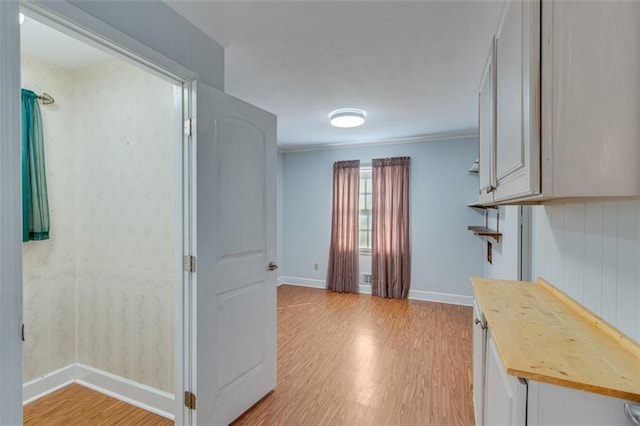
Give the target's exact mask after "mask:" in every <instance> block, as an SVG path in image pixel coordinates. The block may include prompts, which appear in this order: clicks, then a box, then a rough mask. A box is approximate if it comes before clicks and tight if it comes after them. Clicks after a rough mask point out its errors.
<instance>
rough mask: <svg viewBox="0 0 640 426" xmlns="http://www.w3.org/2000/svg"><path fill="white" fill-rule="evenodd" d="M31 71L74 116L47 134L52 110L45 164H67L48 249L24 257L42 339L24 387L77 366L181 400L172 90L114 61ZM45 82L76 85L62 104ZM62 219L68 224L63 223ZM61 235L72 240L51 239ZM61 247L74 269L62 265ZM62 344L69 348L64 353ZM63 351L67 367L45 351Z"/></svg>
mask: <svg viewBox="0 0 640 426" xmlns="http://www.w3.org/2000/svg"><path fill="white" fill-rule="evenodd" d="M23 66H24V70H23V73H24V74H25V81H26V76H27V75H32V76H33V81H38V82H41V84H42V85H43V86H47V88H46V89H45V90H48V91H50V92H51V94H52V95H53V96H54V97H55V98H56V104H55V105H56V107H57V108H59V109H64V110H65V112H66V114H67V115H68V116H69V118H68V120H66V121H67V122H68V124H69V125H68V126H66V127H62V128H56V127H54V126H53V125H52V126H48V125H47V122H48V121H53V119H54V117H53V116H52V117H48V115H50V114H51V115H52V114H53V112H52V111H45V110H44V108H43V115H44V116H45V117H46V120H47V122H45V124H44V126H45V132H46V133H45V134H46V139H47V142H46V143H47V145H48V147H49V149H48V151H47V155H48V156H51V157H54V156H55V155H59V156H62V157H64V159H65V161H66V163H62V164H59V162H58V163H56V162H55V161H54V160H51V163H52V164H51V165H49V163H48V164H47V167H48V170H47V174H48V179H49V181H50V197H51V204H52V207H51V216H52V221H53V225H52V238H51V243H50V245H51V248H48V247H45V246H41V247H37V245H38V244H37V243H34V244H32V247H25V324H28V323H32V324H33V325H27V327H28V330H31V329H34V332H33V333H34V338H33V339H31V340H32V343H30V344H29V345H26V343H27V342H29V340H30V339H27V342H25V381H27V380H30V379H33V378H35V377H37V376H38V375H40V374H42V373H43V372H49V371H52V370H54V369H56V368H60V367H62V366H64V365H66V364H69V363H70V362H74V361H75V360H77V361H79V362H81V363H84V364H86V365H89V366H92V367H96V368H100V369H103V370H106V371H108V372H111V373H113V374H117V375H120V376H123V377H126V378H128V379H131V380H135V381H137V382H140V383H143V384H146V385H149V386H152V387H155V388H158V389H162V390H165V391H168V392H173V352H174V350H173V346H174V345H173V328H174V324H173V283H174V280H175V267H174V266H175V256H174V242H175V238H176V236H175V235H174V227H175V225H174V219H175V216H174V210H175V208H174V204H175V199H174V197H175V191H174V186H173V185H174V183H173V182H174V180H173V179H174V164H173V135H174V133H173V132H174V127H173V124H174V121H173V110H172V104H173V97H172V96H173V94H172V93H173V92H172V86H171V84H170V83H167V82H165V81H163V80H160V79H159V78H157V77H155V76H152V75H150V74H148V73H145V72H143V71H141V70H139V69H137V68H135V67H133V66H131V65H128V64H126V63H124V62H121V61H115V60H114V61H111V62H108V63H103V64H99V65H96V66H91V67H87V68H83V69H81V70H78V71H65V70H63V69H56V73H51V69H52V67H51V66H48V65H45V64H42V63H37V62H36V61H30V60H25V63H24V64H23ZM31 69H33V70H31ZM28 70H29V71H28ZM41 74H46V75H48V76H49V78H50V79H56V78H57V79H58V80H60V81H62V80H64V81H65V82H67V84H68V85H70V88H69V89H68V93H70V94H71V96H70V97H69V98H68V99H64V98H63V97H62V96H61V95H60V94H61V93H63V92H62V91H61V92H58V91H57V90H54V87H55V85H54V83H53V82H49V81H47V80H46V79H45V78H44V76H43V75H41ZM30 78H31V77H30ZM49 87H51V88H49ZM56 119H57V118H56ZM56 139H64V140H65V143H66V145H65V147H66V153H65V154H62V153H58V152H57V150H58V148H57V147H58V145H56V144H54V143H53V141H54V140H56ZM49 151H51V152H52V154H51V155H50V154H49ZM54 152H56V154H53V153H54ZM47 160H48V161H49V157H48V158H47ZM65 164H66V165H67V167H61V166H64V165H65ZM56 176H64V179H66V180H64V184H60V185H57V184H55V182H56ZM58 179H59V180H61V179H62V178H58ZM58 199H59V201H56V202H54V200H58ZM63 207H64V208H66V209H67V210H65V211H64V212H63V213H60V212H56V209H57V208H63ZM61 216H62V217H61ZM56 219H57V220H59V221H61V222H68V224H65V225H56V222H55V220H56ZM54 226H55V227H56V228H57V229H59V230H60V231H62V230H64V232H58V233H55V234H54V231H53V230H54ZM60 234H64V236H61V235H60ZM28 244H31V243H28ZM28 244H27V245H28ZM58 246H62V247H61V249H60V250H59V251H60V252H62V253H65V254H66V258H64V256H62V255H60V256H61V257H62V258H63V259H64V260H65V261H66V260H68V262H66V263H65V262H62V260H60V261H58V258H57V257H56V256H55V254H56V251H55V250H54V249H55V248H56V247H58ZM27 252H29V255H27ZM54 262H62V263H63V264H64V265H67V266H68V270H66V272H67V274H66V275H64V274H63V273H62V272H63V271H61V272H59V273H58V274H57V275H56V274H49V270H43V269H42V268H43V267H47V268H49V267H52V266H53V265H56V266H57V263H54ZM50 264H51V266H50ZM35 270H40V272H39V274H36V273H35V272H33V273H32V272H31V271H35ZM38 277H40V280H41V281H42V280H45V281H52V280H53V279H54V278H55V279H56V280H58V279H59V280H60V281H61V282H64V283H65V284H64V285H62V284H60V287H61V288H60V289H59V290H58V289H57V286H51V285H47V284H43V283H41V284H39V285H38V283H39V282H38V281H37V279H38ZM56 285H57V281H56ZM30 288H33V289H34V290H33V291H34V292H35V293H36V294H40V293H38V290H37V289H47V291H48V295H47V296H44V295H43V296H32V297H29V296H28V293H29V292H28V291H27V289H30ZM54 289H55V290H54ZM52 293H56V295H55V296H54V295H52ZM62 294H64V296H62ZM59 300H64V301H65V303H63V304H60V305H58V304H56V301H59ZM70 300H72V301H73V302H70ZM43 308H46V312H51V313H50V314H48V315H49V317H48V318H49V324H50V326H49V328H48V330H46V331H45V330H44V328H43V327H42V324H40V323H38V321H40V322H44V320H43V319H42V312H43ZM58 317H63V318H64V321H60V320H57V318H58ZM56 324H58V325H56ZM36 329H37V331H35V330H36ZM65 333H66V334H65ZM61 335H62V336H64V338H65V339H66V340H64V342H65V343H64V345H63V343H62V342H60V343H59V344H55V343H54V341H57V340H59V339H60V337H61ZM67 335H68V336H69V337H67ZM35 336H39V338H35ZM36 346H37V347H36ZM62 346H64V348H65V357H62V356H57V357H55V356H53V355H48V356H47V358H48V359H47V360H44V358H45V356H44V355H43V354H44V353H46V352H51V353H53V354H57V352H56V350H60V349H59V348H60V347H62ZM27 347H29V348H27ZM43 348H46V350H44V351H43V350H42V349H43ZM62 358H64V359H62ZM54 361H55V362H54Z"/></svg>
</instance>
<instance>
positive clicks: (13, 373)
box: [0, 1, 22, 424]
mask: <svg viewBox="0 0 640 426" xmlns="http://www.w3.org/2000/svg"><path fill="white" fill-rule="evenodd" d="M0 40H2V43H0V423H2V424H22V341H21V336H20V329H21V324H22V245H21V244H22V238H21V237H22V234H21V233H22V203H21V201H20V200H21V199H20V197H21V192H20V191H21V186H20V176H21V175H20V167H21V162H20V149H21V147H20V30H19V27H18V2H17V1H0Z"/></svg>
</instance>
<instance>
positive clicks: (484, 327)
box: [474, 318, 487, 330]
mask: <svg viewBox="0 0 640 426" xmlns="http://www.w3.org/2000/svg"><path fill="white" fill-rule="evenodd" d="M474 323H476V325H478V324H480V327H482V329H483V330H486V329H487V326H486V325H484V323H483V322H482V321H480V320H479V319H478V318H476V320H475V321H474Z"/></svg>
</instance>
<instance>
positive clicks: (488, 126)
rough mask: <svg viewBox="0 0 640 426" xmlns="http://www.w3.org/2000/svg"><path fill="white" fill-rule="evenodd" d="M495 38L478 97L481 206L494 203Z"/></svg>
mask: <svg viewBox="0 0 640 426" xmlns="http://www.w3.org/2000/svg"><path fill="white" fill-rule="evenodd" d="M494 45H495V38H494V39H492V40H491V49H490V51H489V57H488V58H487V62H486V63H485V66H484V71H483V72H482V79H481V80H480V93H479V95H478V114H479V115H478V137H479V138H480V144H479V149H478V163H479V166H480V168H479V170H478V177H479V180H480V193H479V197H480V198H479V201H480V203H481V204H486V203H490V202H492V201H493V189H494V187H495V170H494V165H495V163H494V161H493V153H494V152H495V75H496V74H495V67H494V63H493V49H494Z"/></svg>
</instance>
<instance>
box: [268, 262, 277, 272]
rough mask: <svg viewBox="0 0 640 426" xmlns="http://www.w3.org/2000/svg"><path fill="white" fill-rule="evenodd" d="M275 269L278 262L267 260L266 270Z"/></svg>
mask: <svg viewBox="0 0 640 426" xmlns="http://www.w3.org/2000/svg"><path fill="white" fill-rule="evenodd" d="M276 269H278V264H277V263H276V262H269V265H268V266H267V271H275V270H276Z"/></svg>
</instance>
